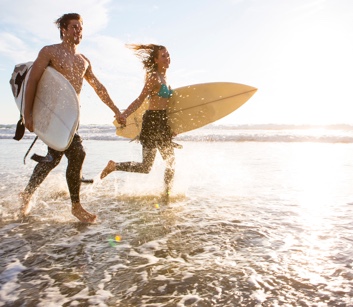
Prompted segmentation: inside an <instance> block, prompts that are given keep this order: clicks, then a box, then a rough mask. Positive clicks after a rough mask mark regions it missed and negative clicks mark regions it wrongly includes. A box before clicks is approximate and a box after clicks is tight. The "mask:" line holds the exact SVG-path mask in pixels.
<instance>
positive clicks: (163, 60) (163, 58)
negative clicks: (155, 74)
mask: <svg viewBox="0 0 353 307" xmlns="http://www.w3.org/2000/svg"><path fill="white" fill-rule="evenodd" d="M155 61H156V64H157V65H158V68H164V69H167V68H169V64H170V56H169V52H168V50H167V49H161V50H158V58H156V59H155Z"/></svg>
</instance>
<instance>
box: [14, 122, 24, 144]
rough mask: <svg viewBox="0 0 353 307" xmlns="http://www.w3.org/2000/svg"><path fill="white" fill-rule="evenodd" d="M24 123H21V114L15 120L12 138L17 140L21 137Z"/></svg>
mask: <svg viewBox="0 0 353 307" xmlns="http://www.w3.org/2000/svg"><path fill="white" fill-rule="evenodd" d="M25 130H26V128H25V125H24V124H23V120H22V116H21V118H20V120H19V121H18V122H17V126H16V132H15V136H14V137H13V139H14V140H16V141H19V140H21V139H22V138H23V135H24V134H25Z"/></svg>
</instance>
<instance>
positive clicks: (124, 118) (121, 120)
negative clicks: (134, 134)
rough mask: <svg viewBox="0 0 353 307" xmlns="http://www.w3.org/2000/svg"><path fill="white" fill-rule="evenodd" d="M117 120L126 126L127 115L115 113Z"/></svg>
mask: <svg viewBox="0 0 353 307" xmlns="http://www.w3.org/2000/svg"><path fill="white" fill-rule="evenodd" d="M115 118H116V120H117V121H118V123H119V124H120V125H122V126H124V127H125V126H126V117H125V116H124V115H122V114H116V115H115Z"/></svg>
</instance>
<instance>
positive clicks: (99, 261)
mask: <svg viewBox="0 0 353 307" xmlns="http://www.w3.org/2000/svg"><path fill="white" fill-rule="evenodd" d="M14 129H15V127H14V126H10V125H0V173H1V176H0V191H1V198H0V217H1V222H0V238H1V239H0V264H1V265H0V306H45V307H48V306H353V299H352V297H353V290H352V289H353V269H352V266H353V262H352V254H353V246H352V244H353V239H352V238H353V218H352V216H353V127H352V126H347V125H336V126H330V127H310V126H305V127H304V126H271V125H263V126H240V127H239V126H217V125H212V126H208V127H205V128H202V129H198V130H195V131H192V132H190V133H186V134H184V135H180V136H178V137H177V138H176V142H177V143H179V144H181V145H183V149H176V150H175V153H176V173H175V183H174V188H173V190H172V191H171V194H170V203H169V204H166V203H164V202H163V200H162V197H161V193H162V191H163V172H164V162H163V160H162V158H161V157H160V155H159V154H158V155H157V158H156V161H155V164H154V166H153V168H152V171H151V173H150V174H129V173H123V172H114V173H112V174H110V175H109V176H108V177H106V178H105V179H103V180H100V179H99V174H100V171H101V170H102V169H103V168H104V167H105V165H106V164H107V162H108V161H109V160H114V161H116V162H122V161H131V160H134V161H140V160H141V145H140V144H139V143H135V142H129V141H127V140H124V139H121V138H118V137H117V136H116V135H115V134H114V127H112V125H82V126H81V127H80V129H79V134H80V135H81V136H82V138H83V139H84V141H83V144H84V147H85V150H86V159H85V162H84V166H83V176H84V177H85V178H92V179H94V183H93V184H82V187H81V201H82V204H83V206H84V207H85V208H86V209H87V210H89V211H90V212H93V213H95V214H97V215H98V220H97V223H96V224H92V225H85V224H82V223H79V222H78V220H77V219H75V217H74V216H72V215H71V205H70V199H69V193H68V189H67V185H66V179H65V169H66V163H67V160H66V158H65V157H64V158H63V159H62V162H61V163H60V165H59V166H58V167H57V168H56V169H54V170H53V171H52V172H51V173H50V175H49V176H48V177H47V179H46V180H45V181H44V182H43V184H42V185H41V186H40V188H39V189H38V190H37V192H36V193H35V195H34V197H33V200H32V204H33V207H32V211H31V214H30V216H29V218H28V219H26V220H24V221H21V220H19V218H18V212H19V208H20V201H19V199H18V194H19V193H20V192H21V191H22V190H23V189H24V187H25V186H26V184H27V182H28V180H29V177H30V175H31V173H32V170H33V168H34V166H35V164H36V163H35V162H34V161H33V160H31V159H30V156H31V154H33V153H37V154H45V153H46V146H45V145H44V144H43V143H41V141H38V142H37V143H36V144H35V146H34V147H33V149H32V151H31V153H30V154H29V156H28V157H27V159H26V164H24V163H23V157H24V155H25V153H26V151H27V149H28V148H29V146H30V144H31V143H32V140H33V134H28V133H26V135H25V138H24V139H23V140H21V141H20V142H17V141H14V140H13V139H12V137H13V135H14Z"/></svg>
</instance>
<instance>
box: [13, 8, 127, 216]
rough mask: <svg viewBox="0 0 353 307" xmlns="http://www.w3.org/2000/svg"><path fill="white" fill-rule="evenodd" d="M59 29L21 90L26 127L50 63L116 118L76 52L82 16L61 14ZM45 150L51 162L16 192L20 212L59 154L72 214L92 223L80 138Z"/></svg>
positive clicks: (36, 170) (117, 114)
mask: <svg viewBox="0 0 353 307" xmlns="http://www.w3.org/2000/svg"><path fill="white" fill-rule="evenodd" d="M55 23H56V25H57V26H58V28H59V29H60V38H61V40H62V42H61V43H60V44H55V45H50V46H45V47H43V48H42V49H41V51H40V52H39V54H38V57H37V59H36V60H35V61H34V63H33V66H32V70H31V73H30V76H29V79H28V82H27V87H26V91H25V110H24V120H25V126H26V128H27V129H28V130H29V131H31V132H33V118H32V110H33V103H34V97H35V93H36V90H37V85H38V82H39V80H40V78H41V76H42V74H43V72H44V70H45V68H46V67H47V66H51V67H53V68H54V69H56V70H57V71H58V72H60V73H61V74H62V75H63V76H64V77H65V78H66V79H67V80H68V81H69V82H70V83H71V85H72V86H73V88H74V89H75V91H76V93H77V95H80V92H81V89H82V84H83V79H86V81H87V82H88V83H89V84H90V85H91V86H92V87H93V89H94V90H95V92H96V93H97V95H98V96H99V98H100V99H101V100H102V101H103V102H104V103H105V104H106V105H107V106H108V107H109V108H110V109H111V110H112V111H113V112H114V113H115V117H116V118H118V119H119V118H120V115H121V114H120V111H119V109H118V108H117V107H116V106H115V104H114V102H113V101H112V99H111V98H110V96H109V94H108V92H107V90H106V88H105V87H104V86H103V85H102V84H101V83H100V81H99V80H98V79H97V78H96V76H95V75H94V74H93V71H92V66H91V64H90V62H89V60H88V59H87V58H86V57H85V56H84V55H82V54H80V53H79V52H77V46H78V45H79V44H80V42H81V39H82V18H81V16H80V15H79V14H76V13H70V14H64V15H63V16H61V17H60V18H59V19H58V20H57V21H56V22H55ZM48 154H50V155H51V156H52V157H53V159H52V161H51V162H39V163H38V164H37V165H36V167H35V168H34V170H33V174H32V176H31V178H30V180H29V182H28V185H27V187H26V188H25V190H24V192H22V193H21V194H20V197H21V199H22V202H23V203H22V207H21V214H22V216H27V215H28V214H29V211H30V209H31V208H30V199H31V197H32V195H33V193H34V192H35V190H36V189H37V187H38V186H39V185H40V184H41V183H42V182H43V180H44V179H45V178H46V177H47V175H48V174H49V172H50V171H51V170H52V169H53V168H54V167H56V166H57V165H58V164H59V162H60V160H61V158H62V156H63V155H64V154H65V156H66V157H67V159H68V166H67V170H66V180H67V184H68V188H69V192H70V198H71V203H72V210H71V212H72V214H73V215H74V216H75V217H76V218H78V219H79V220H80V221H81V222H84V223H93V222H95V220H96V215H94V214H92V213H89V212H88V211H86V210H85V209H84V208H83V207H82V205H81V203H80V185H81V170H82V164H83V161H84V158H85V155H86V153H85V151H84V149H83V146H82V140H81V138H80V136H79V135H78V134H75V136H74V138H73V141H72V143H71V145H70V146H69V148H68V149H66V150H65V151H64V152H59V151H56V150H54V149H52V148H49V147H48Z"/></svg>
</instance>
